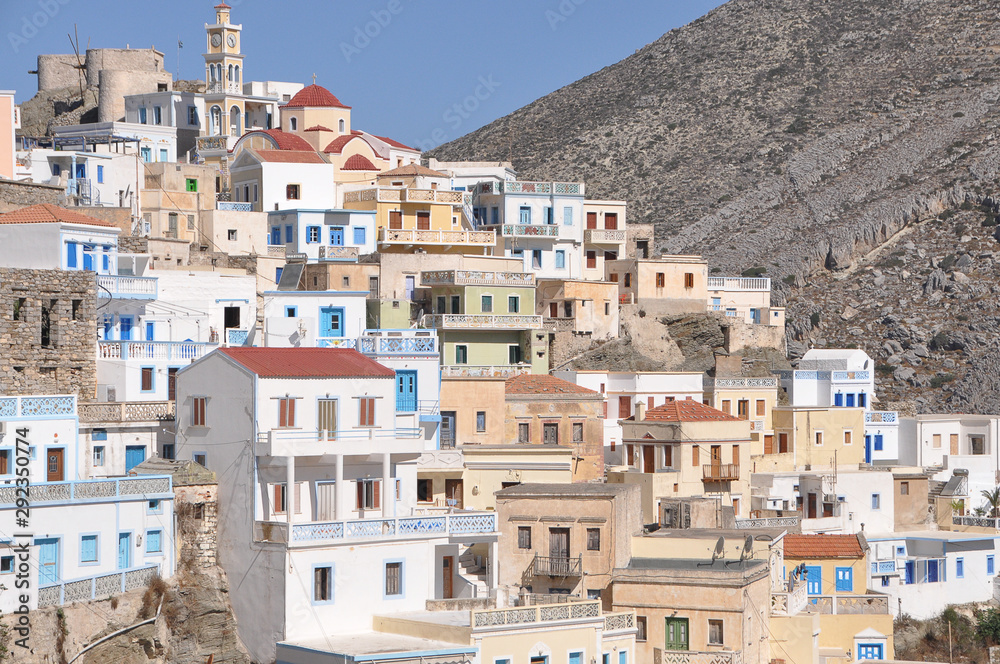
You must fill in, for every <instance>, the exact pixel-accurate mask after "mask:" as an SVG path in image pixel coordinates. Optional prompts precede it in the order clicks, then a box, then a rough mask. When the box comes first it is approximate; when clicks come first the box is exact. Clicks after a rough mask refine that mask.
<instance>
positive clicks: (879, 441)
mask: <svg viewBox="0 0 1000 664" xmlns="http://www.w3.org/2000/svg"><path fill="white" fill-rule="evenodd" d="M875 449H876V450H877V451H880V452H881V451H882V434H878V433H877V434H875Z"/></svg>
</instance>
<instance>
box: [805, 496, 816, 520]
mask: <svg viewBox="0 0 1000 664" xmlns="http://www.w3.org/2000/svg"><path fill="white" fill-rule="evenodd" d="M807 510H808V511H807V512H806V518H808V519H815V518H816V494H815V493H810V494H809V502H808V507H807Z"/></svg>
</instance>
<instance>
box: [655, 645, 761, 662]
mask: <svg viewBox="0 0 1000 664" xmlns="http://www.w3.org/2000/svg"><path fill="white" fill-rule="evenodd" d="M742 663H743V651H742V650H714V651H711V652H701V651H697V650H666V649H664V648H653V664H742Z"/></svg>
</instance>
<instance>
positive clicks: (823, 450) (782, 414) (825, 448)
mask: <svg viewBox="0 0 1000 664" xmlns="http://www.w3.org/2000/svg"><path fill="white" fill-rule="evenodd" d="M772 421H773V424H774V438H773V439H772V445H771V447H768V446H767V445H765V446H764V453H763V456H760V457H755V458H754V468H755V471H756V472H759V473H767V472H782V471H793V470H822V469H828V468H833V467H834V466H835V465H839V466H855V467H857V465H858V464H860V463H864V461H865V411H864V408H843V407H832V406H831V407H792V406H776V407H775V408H774V409H773V410H772Z"/></svg>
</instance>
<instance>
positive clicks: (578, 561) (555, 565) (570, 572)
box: [531, 554, 583, 577]
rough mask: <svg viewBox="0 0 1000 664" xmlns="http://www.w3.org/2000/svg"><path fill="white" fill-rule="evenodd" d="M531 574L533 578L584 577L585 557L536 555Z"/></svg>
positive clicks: (532, 562)
mask: <svg viewBox="0 0 1000 664" xmlns="http://www.w3.org/2000/svg"><path fill="white" fill-rule="evenodd" d="M531 574H532V575H533V576H558V577H568V576H582V575H583V556H577V557H576V558H569V557H565V558H564V557H553V556H539V555H538V554H535V559H534V560H532V561H531Z"/></svg>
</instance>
